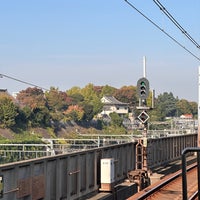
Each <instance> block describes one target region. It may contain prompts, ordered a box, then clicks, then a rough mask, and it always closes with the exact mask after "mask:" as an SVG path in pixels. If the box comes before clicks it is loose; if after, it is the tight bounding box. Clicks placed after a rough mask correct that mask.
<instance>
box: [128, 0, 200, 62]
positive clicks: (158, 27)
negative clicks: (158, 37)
mask: <svg viewBox="0 0 200 200" xmlns="http://www.w3.org/2000/svg"><path fill="white" fill-rule="evenodd" d="M124 1H125V2H126V3H127V4H128V5H129V6H131V7H132V8H133V9H134V10H136V11H137V12H138V13H139V14H140V15H142V16H143V17H144V18H145V19H146V20H148V21H149V22H150V23H151V24H153V25H154V26H155V27H156V28H157V29H159V30H160V31H162V32H163V33H164V34H165V35H166V36H167V37H169V38H170V39H171V40H173V41H174V42H175V43H176V44H178V45H179V46H180V47H182V48H183V49H185V51H187V52H188V53H189V54H190V55H192V56H193V57H194V58H196V59H197V60H198V61H200V58H199V57H198V56H196V55H195V54H194V53H192V52H191V51H190V50H189V49H187V48H186V47H185V46H183V45H182V44H181V43H180V42H178V41H177V40H176V39H175V38H173V37H172V36H171V35H169V34H168V33H167V32H166V31H165V30H164V29H162V28H161V27H160V26H158V25H157V24H156V23H155V22H153V21H152V20H151V19H150V18H148V17H147V16H146V15H144V14H143V13H142V12H141V11H140V10H138V9H137V8H136V7H135V6H134V5H133V4H131V3H130V2H129V1H128V0H124Z"/></svg>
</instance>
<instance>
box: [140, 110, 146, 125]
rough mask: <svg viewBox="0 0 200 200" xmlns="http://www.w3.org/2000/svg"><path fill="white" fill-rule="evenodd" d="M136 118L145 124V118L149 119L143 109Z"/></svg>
mask: <svg viewBox="0 0 200 200" xmlns="http://www.w3.org/2000/svg"><path fill="white" fill-rule="evenodd" d="M138 119H139V120H140V121H141V122H142V123H143V124H145V123H146V122H147V120H148V119H149V115H148V114H147V113H146V112H145V111H142V112H141V113H140V114H139V116H138Z"/></svg>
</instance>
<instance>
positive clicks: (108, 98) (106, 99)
mask: <svg viewBox="0 0 200 200" xmlns="http://www.w3.org/2000/svg"><path fill="white" fill-rule="evenodd" d="M102 102H103V103H104V104H118V105H119V104H121V105H128V104H127V103H123V102H121V101H118V100H117V99H116V98H115V97H113V96H104V97H103V98H102Z"/></svg>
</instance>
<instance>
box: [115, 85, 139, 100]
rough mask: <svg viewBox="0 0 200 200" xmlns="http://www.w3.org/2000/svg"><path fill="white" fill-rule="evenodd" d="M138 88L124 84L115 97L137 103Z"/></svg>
mask: <svg viewBox="0 0 200 200" xmlns="http://www.w3.org/2000/svg"><path fill="white" fill-rule="evenodd" d="M136 90H137V88H136V87H134V86H123V87H122V88H120V89H118V90H116V91H115V93H114V97H115V98H116V99H118V100H119V101H121V102H124V103H130V104H133V103H134V104H135V103H136V100H137V97H136Z"/></svg>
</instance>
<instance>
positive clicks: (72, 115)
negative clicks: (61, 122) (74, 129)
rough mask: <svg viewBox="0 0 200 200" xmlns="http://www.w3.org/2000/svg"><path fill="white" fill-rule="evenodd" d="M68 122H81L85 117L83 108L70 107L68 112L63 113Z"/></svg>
mask: <svg viewBox="0 0 200 200" xmlns="http://www.w3.org/2000/svg"><path fill="white" fill-rule="evenodd" d="M63 113H64V115H65V117H66V120H73V121H75V122H78V121H81V120H82V119H83V116H84V111H83V108H82V107H80V106H78V105H72V106H69V107H68V109H67V110H66V111H64V112H63Z"/></svg>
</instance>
